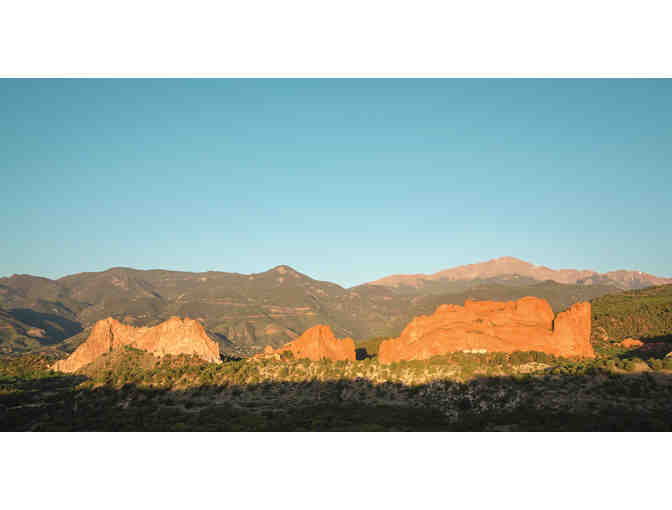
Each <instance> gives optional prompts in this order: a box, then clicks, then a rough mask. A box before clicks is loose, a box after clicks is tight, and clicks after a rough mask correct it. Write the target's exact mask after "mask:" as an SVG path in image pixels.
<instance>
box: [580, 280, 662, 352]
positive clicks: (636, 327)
mask: <svg viewBox="0 0 672 510" xmlns="http://www.w3.org/2000/svg"><path fill="white" fill-rule="evenodd" d="M592 313H593V335H594V336H595V335H604V333H605V332H606V334H607V335H608V336H609V338H610V339H616V340H620V339H623V338H626V337H633V338H639V339H642V340H645V341H646V340H650V341H653V340H661V341H663V340H666V341H670V340H672V285H661V286H658V287H650V288H648V289H640V290H630V291H626V292H621V293H618V294H610V295H606V296H602V297H599V298H597V299H594V300H593V301H592ZM602 330H604V331H602Z"/></svg>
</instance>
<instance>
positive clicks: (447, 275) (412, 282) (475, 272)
mask: <svg viewBox="0 0 672 510" xmlns="http://www.w3.org/2000/svg"><path fill="white" fill-rule="evenodd" d="M505 275H518V276H521V277H527V278H531V279H533V280H538V281H545V280H551V281H554V282H558V283H575V284H580V285H593V284H596V283H599V284H602V285H613V286H615V287H618V288H619V289H622V290H630V289H642V288H646V287H652V286H654V285H665V284H668V283H672V278H661V277H658V276H654V275H651V274H648V273H643V272H641V271H626V270H619V271H610V272H607V273H598V272H597V271H592V270H585V269H584V270H578V269H557V270H555V269H550V268H548V267H546V266H536V265H534V264H532V263H530V262H526V261H524V260H520V259H517V258H514V257H500V258H496V259H492V260H488V261H487V262H480V263H477V264H467V265H465V266H458V267H454V268H451V269H444V270H443V271H439V272H437V273H434V274H429V275H427V274H398V275H392V276H386V277H384V278H381V279H379V280H376V281H373V282H369V284H370V285H382V286H385V287H396V288H399V287H412V288H416V289H418V288H423V287H430V288H431V287H437V284H439V285H440V284H441V283H445V282H455V281H471V280H477V279H484V278H493V277H500V276H505Z"/></svg>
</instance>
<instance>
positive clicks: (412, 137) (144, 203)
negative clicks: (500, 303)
mask: <svg viewBox="0 0 672 510" xmlns="http://www.w3.org/2000/svg"><path fill="white" fill-rule="evenodd" d="M0 147H2V151H1V155H0V177H1V180H0V183H1V184H0V200H1V202H2V209H1V210H2V213H1V217H0V219H1V224H0V234H1V235H2V249H1V251H0V276H7V275H10V274H13V273H30V274H35V275H41V276H47V277H50V278H55V277H60V276H63V275H66V274H71V273H75V272H81V271H98V270H103V269H107V268H109V267H114V266H127V267H135V268H141V269H149V268H163V269H176V270H187V271H206V270H219V271H231V272H241V273H251V272H259V271H264V270H267V269H269V268H271V267H273V266H276V265H278V264H288V265H291V266H293V267H295V268H296V269H297V270H299V271H301V272H304V273H306V274H308V275H310V276H312V277H314V278H318V279H323V280H330V281H334V282H336V283H339V284H341V285H344V286H350V285H354V284H358V283H362V282H365V281H369V280H373V279H376V278H379V277H382V276H385V275H389V274H394V273H415V272H435V271H438V270H441V269H445V268H447V267H452V266H455V265H460V264H467V263H472V262H477V261H483V260H487V259H490V258H494V257H498V256H503V255H511V256H515V257H519V258H522V259H525V260H529V261H531V262H534V263H536V264H543V265H547V266H549V267H552V268H556V269H559V268H569V267H572V268H585V269H595V270H598V271H608V270H614V269H638V270H641V271H646V272H650V273H653V274H656V275H659V276H672V256H671V254H672V235H671V234H672V228H671V225H672V221H671V220H672V191H671V186H670V185H671V184H672V80H567V79H557V80H506V79H499V80H465V79H433V80H418V79H398V80H390V79H377V80H374V79H366V80H354V79H352V80H351V79H331V80H327V79H325V80H317V79H308V80H299V79H254V80H253V79H230V80H223V79H218V80H196V79H190V80H118V79H117V80H92V79H88V80H72V79H71V80H7V79H5V80H0Z"/></svg>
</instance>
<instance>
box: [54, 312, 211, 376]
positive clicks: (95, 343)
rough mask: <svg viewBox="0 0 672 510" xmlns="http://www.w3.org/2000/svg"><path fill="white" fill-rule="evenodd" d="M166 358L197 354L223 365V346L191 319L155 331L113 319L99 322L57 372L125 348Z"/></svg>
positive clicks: (164, 324)
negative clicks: (220, 352) (220, 351)
mask: <svg viewBox="0 0 672 510" xmlns="http://www.w3.org/2000/svg"><path fill="white" fill-rule="evenodd" d="M126 345H128V346H130V347H135V348H137V349H142V350H145V351H148V352H151V353H152V354H154V355H155V356H159V357H161V356H165V355H166V354H174V355H177V354H195V355H196V356H198V357H200V358H203V359H204V360H206V361H210V362H214V363H219V362H220V361H221V360H220V358H219V346H218V345H217V343H216V342H214V341H213V340H211V339H210V338H209V337H208V335H207V334H206V332H205V330H204V329H203V326H202V325H201V324H200V323H199V322H198V321H194V320H191V319H188V318H187V319H180V318H179V317H171V318H170V319H168V320H167V321H165V322H162V323H161V324H159V325H157V326H154V327H151V328H147V327H144V328H134V327H133V326H129V325H127V324H123V323H121V322H119V321H118V320H116V319H113V318H111V317H109V318H107V319H104V320H101V321H98V322H96V324H95V325H94V326H93V330H92V331H91V334H90V335H89V338H88V339H87V340H86V342H84V343H83V344H82V345H80V346H79V347H78V348H77V349H76V350H75V352H73V353H72V354H71V355H70V356H69V357H68V358H67V359H64V360H60V361H57V362H56V363H55V364H54V365H53V367H52V368H53V369H54V370H58V371H61V372H75V371H76V370H78V369H80V368H81V367H83V366H84V365H87V364H89V363H91V362H92V361H93V360H95V359H96V358H97V357H98V356H101V355H103V354H105V353H106V352H110V351H113V350H117V349H121V348H122V347H124V346H126Z"/></svg>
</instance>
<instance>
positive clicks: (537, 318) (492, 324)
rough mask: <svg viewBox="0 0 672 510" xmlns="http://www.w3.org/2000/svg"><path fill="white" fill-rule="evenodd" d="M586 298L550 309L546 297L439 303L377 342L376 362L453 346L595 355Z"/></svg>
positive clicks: (453, 348) (431, 353)
mask: <svg viewBox="0 0 672 510" xmlns="http://www.w3.org/2000/svg"><path fill="white" fill-rule="evenodd" d="M590 321H591V316H590V303H586V302H584V303H576V304H574V305H572V307H571V308H569V310H567V311H565V312H561V313H559V314H558V315H557V316H556V317H554V315H553V311H552V309H551V306H550V305H549V304H548V302H547V301H546V300H545V299H539V298H536V297H524V298H521V299H519V300H517V301H508V302H498V301H471V300H468V299H467V300H466V302H465V303H464V307H462V306H458V305H441V306H439V307H438V308H437V309H436V312H435V313H434V314H433V315H429V316H427V315H421V316H419V317H416V318H415V319H413V320H412V321H411V322H410V323H409V324H408V325H407V326H406V327H405V328H404V330H403V331H402V333H401V336H400V337H399V338H395V339H390V340H386V341H384V342H382V343H381V344H380V349H379V353H378V356H379V359H380V362H381V363H393V362H396V361H403V360H420V359H429V358H431V357H432V356H436V355H442V354H448V353H451V352H456V351H466V352H489V351H490V352H492V351H495V352H513V351H540V352H545V353H548V354H553V355H557V356H567V357H570V356H578V357H585V358H594V357H595V353H594V351H593V348H592V345H591V343H590Z"/></svg>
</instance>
